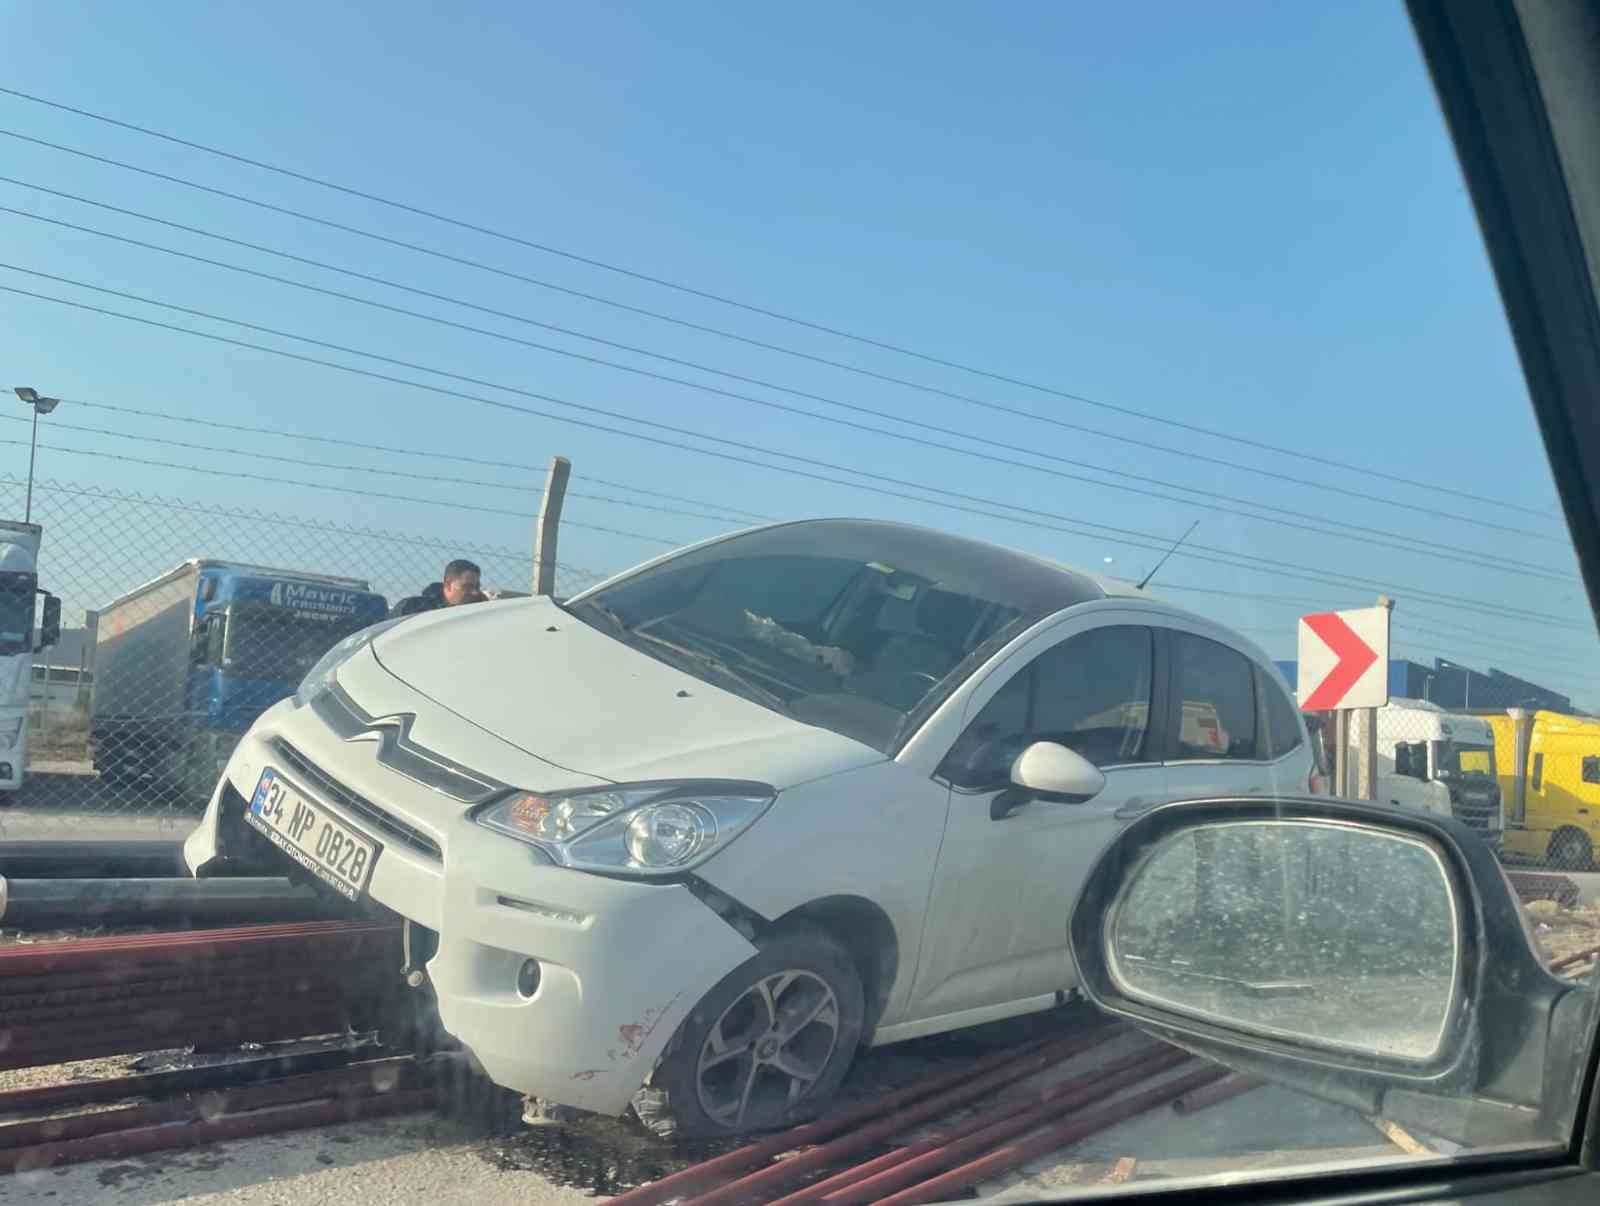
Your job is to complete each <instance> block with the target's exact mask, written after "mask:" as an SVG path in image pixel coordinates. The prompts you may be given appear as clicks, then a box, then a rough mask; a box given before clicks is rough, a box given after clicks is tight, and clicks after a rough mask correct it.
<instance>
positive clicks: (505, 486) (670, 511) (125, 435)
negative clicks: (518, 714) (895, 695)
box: [0, 415, 739, 523]
mask: <svg viewBox="0 0 1600 1206" xmlns="http://www.w3.org/2000/svg"><path fill="white" fill-rule="evenodd" d="M0 420H3V421H5V422H7V423H27V422H28V420H27V419H24V418H22V417H21V416H19V415H0ZM50 426H51V428H52V429H53V430H56V431H81V432H86V433H88V434H90V435H102V436H110V437H111V438H113V439H118V440H137V441H139V442H140V443H144V444H159V445H161V446H162V447H163V448H187V449H189V450H190V451H191V452H214V453H218V454H220V455H222V456H237V457H244V458H245V459H247V460H253V461H276V462H279V463H280V464H284V465H297V466H299V467H300V468H303V469H332V470H335V471H336V472H340V473H375V474H379V475H381V476H383V477H403V478H409V479H410V480H412V481H422V482H442V483H444V484H445V485H450V486H471V487H472V488H473V489H489V490H509V491H511V492H512V493H515V494H519V495H521V496H523V497H524V498H526V497H528V496H529V495H532V496H533V497H535V498H538V497H541V496H542V495H543V494H544V488H543V487H542V486H527V485H520V486H519V485H515V484H512V483H509V482H486V481H482V480H481V479H477V478H465V477H444V476H442V475H440V474H435V473H410V472H407V471H406V470H404V469H381V468H377V467H374V466H371V465H337V464H330V463H329V462H327V461H308V460H306V459H305V458H304V457H298V456H282V455H280V454H276V453H271V452H263V451H261V450H260V449H257V448H218V447H217V446H216V445H214V444H194V443H190V442H189V441H187V440H173V439H169V438H167V437H166V436H147V435H135V434H134V433H133V432H130V431H113V430H111V429H110V428H106V427H86V426H84V425H83V424H81V423H65V422H62V421H61V420H59V419H52V420H51V421H50ZM258 430H261V429H258ZM270 434H274V435H276V434H282V433H278V432H273V433H270ZM41 447H42V445H41ZM566 497H568V498H582V499H586V500H588V501H589V502H603V503H611V504H613V505H614V506H619V507H633V508H635V509H637V510H641V511H654V512H656V513H657V514H661V515H681V516H686V517H689V518H692V519H709V520H713V521H715V522H717V523H725V522H729V519H728V517H727V516H722V515H708V514H705V513H703V512H700V511H682V510H679V509H677V508H676V507H661V506H656V505H654V504H653V503H641V502H633V501H631V500H629V499H625V498H610V497H607V496H606V495H604V494H585V493H583V492H582V491H577V490H568V491H567V492H566ZM418 501H425V500H420V499H419V500H418ZM505 514H519V515H520V514H522V512H520V511H518V512H510V511H508V512H505ZM732 522H735V523H737V522H739V521H737V520H733V521H732Z"/></svg>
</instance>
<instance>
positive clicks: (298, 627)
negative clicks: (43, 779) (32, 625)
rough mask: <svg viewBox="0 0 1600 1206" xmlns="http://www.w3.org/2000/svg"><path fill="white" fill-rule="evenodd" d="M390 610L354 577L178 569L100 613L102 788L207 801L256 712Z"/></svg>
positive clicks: (223, 567) (216, 566) (204, 565)
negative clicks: (111, 785)
mask: <svg viewBox="0 0 1600 1206" xmlns="http://www.w3.org/2000/svg"><path fill="white" fill-rule="evenodd" d="M387 614H388V602H387V600H386V599H385V598H384V597H383V595H381V594H377V593H375V592H373V591H372V590H371V589H370V587H369V586H368V584H367V583H366V582H365V581H363V580H361V579H358V578H342V577H336V576H334V575H330V574H318V573H311V572H308V571H301V570H286V569H269V568H266V567H263V566H255V565H246V564H241V563H237V562H225V561H213V560H204V559H195V560H192V561H186V562H184V563H183V564H182V565H180V566H178V567H177V568H176V569H173V570H171V571H170V572H168V573H166V574H163V575H162V576H161V577H160V578H157V579H155V580H154V581H152V582H148V583H145V584H144V585H143V586H140V587H138V588H137V589H135V590H133V591H130V592H129V593H128V594H126V595H123V596H122V597H120V598H118V599H116V600H114V601H113V602H111V603H109V604H107V605H106V606H105V607H104V608H102V609H101V610H100V614H99V623H98V627H97V637H96V653H95V694H94V709H93V713H94V714H93V725H94V745H95V767H96V769H97V770H98V771H99V773H100V775H101V776H102V778H103V779H105V780H107V781H108V782H120V783H122V784H125V785H132V784H142V783H146V782H150V783H151V786H152V787H153V788H154V790H155V791H156V792H157V794H165V793H169V792H171V791H174V790H176V791H178V792H180V793H181V794H182V795H184V796H187V797H190V798H192V799H195V800H203V799H205V798H206V797H207V796H209V795H210V794H211V789H212V787H214V786H215V784H216V781H217V776H218V774H219V773H220V769H219V768H220V767H222V766H223V765H225V764H226V763H227V760H228V755H229V754H231V753H232V752H233V747H234V745H235V744H236V743H237V742H238V740H239V737H240V735H241V734H243V733H244V732H245V730H247V729H248V728H249V727H250V726H251V725H252V724H254V723H255V719H256V717H257V716H259V715H261V713H262V712H264V711H266V709H267V708H269V707H271V706H272V705H273V704H275V703H277V702H278V701H279V700H280V699H283V698H284V697H285V696H287V695H290V694H292V693H293V692H294V689H295V687H296V686H297V685H298V684H299V682H300V680H301V679H302V678H304V677H305V674H306V671H308V670H309V669H310V668H311V667H312V666H313V665H315V664H316V662H317V660H318V659H319V658H320V657H321V656H322V655H323V654H324V653H326V652H327V651H328V650H329V649H330V648H332V647H333V646H334V645H335V644H337V643H338V642H339V641H341V640H342V639H344V638H345V637H347V636H349V635H350V634H351V633H353V632H357V631H359V630H360V629H362V628H365V627H367V626H368V625H370V624H373V623H376V622H377V621H378V620H381V619H383V618H384V617H385V616H386V615H387Z"/></svg>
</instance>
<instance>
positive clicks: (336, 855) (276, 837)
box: [244, 766, 380, 900]
mask: <svg viewBox="0 0 1600 1206" xmlns="http://www.w3.org/2000/svg"><path fill="white" fill-rule="evenodd" d="M244 819H245V821H246V822H247V823H248V824H250V825H252V826H253V827H254V828H256V829H258V830H260V831H261V832H262V833H264V834H266V836H267V838H268V839H269V840H270V841H271V842H272V844H273V845H275V846H277V847H278V849H280V850H282V851H283V852H284V853H285V854H287V855H288V856H289V857H290V858H292V859H294V861H295V862H297V863H299V864H300V865H301V866H302V867H304V868H305V869H306V870H307V871H309V872H311V874H313V875H315V876H316V877H317V878H318V879H320V880H322V881H323V882H324V883H326V884H328V885H329V886H330V887H332V888H333V889H334V891H336V892H338V893H339V895H341V896H343V897H345V898H346V899H347V900H357V899H359V898H360V896H361V894H362V893H363V892H365V891H366V890H367V883H368V881H369V880H370V879H371V878H372V864H373V863H375V862H376V861H377V859H378V850H379V849H380V847H379V846H378V843H377V842H374V841H373V840H372V839H371V838H367V837H363V836H362V835H361V834H359V833H356V832H355V831H354V830H353V829H351V828H350V826H348V825H346V824H345V823H344V822H343V821H341V820H340V819H339V818H338V817H336V816H334V815H333V814H332V813H331V812H330V811H329V810H328V809H326V808H324V807H322V806H321V805H320V804H313V803H312V802H311V801H309V800H307V799H306V798H305V797H304V796H302V795H301V794H300V793H299V792H298V791H296V790H295V789H294V788H293V787H292V786H290V785H289V784H288V783H286V782H285V781H284V780H283V778H282V776H280V775H279V774H278V772H277V771H275V770H273V769H272V768H271V767H270V766H269V767H267V769H266V770H264V771H262V772H261V779H260V781H259V782H258V783H257V784H256V791H255V795H253V796H252V797H251V798H250V808H249V810H248V811H247V812H246V813H245V814H244Z"/></svg>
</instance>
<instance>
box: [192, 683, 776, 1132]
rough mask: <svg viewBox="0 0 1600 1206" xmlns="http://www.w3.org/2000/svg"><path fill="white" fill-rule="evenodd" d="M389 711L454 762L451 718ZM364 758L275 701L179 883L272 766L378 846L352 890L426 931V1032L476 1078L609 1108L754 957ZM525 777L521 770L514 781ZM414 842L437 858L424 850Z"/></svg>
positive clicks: (239, 757)
mask: <svg viewBox="0 0 1600 1206" xmlns="http://www.w3.org/2000/svg"><path fill="white" fill-rule="evenodd" d="M372 669H373V670H375V671H376V673H378V674H382V673H383V671H382V670H381V669H379V668H376V667H373V668H372ZM362 677H364V678H370V677H371V675H370V673H368V674H364V675H362ZM385 677H388V676H387V675H385ZM343 681H344V676H343V674H341V682H343ZM389 683H391V684H393V691H392V692H386V693H388V694H393V693H396V692H404V691H405V688H404V686H403V684H399V683H398V682H397V681H396V680H394V679H392V678H389ZM354 693H355V690H354V689H352V694H354ZM357 698H362V697H360V696H357ZM374 702H375V703H376V705H377V706H381V707H382V708H383V709H384V710H383V712H381V713H375V714H383V715H392V714H393V713H392V712H391V711H389V708H390V705H391V702H392V701H391V700H390V699H381V700H377V701H374ZM406 702H407V703H408V704H409V706H410V708H412V709H414V710H415V711H417V712H418V713H419V715H418V717H417V721H416V723H415V725H414V726H413V732H414V733H415V734H417V735H418V736H419V738H420V739H424V740H425V741H426V743H427V745H428V747H429V748H432V749H435V750H438V751H440V752H445V751H447V750H449V751H451V753H452V756H456V751H458V750H459V749H460V748H461V745H460V744H458V745H457V746H455V747H454V748H453V749H452V747H451V746H450V745H449V744H447V743H446V742H444V741H442V740H441V738H443V737H444V736H445V733H444V732H443V731H442V730H444V729H446V728H448V727H450V726H451V725H452V724H455V725H459V724H463V723H465V722H462V721H460V720H459V718H453V717H449V716H448V715H446V716H443V717H439V718H438V719H437V721H436V723H435V724H434V725H433V726H432V727H433V729H434V730H435V731H433V732H424V729H425V728H426V727H428V726H425V725H424V723H423V721H424V716H425V714H426V709H425V706H419V701H418V700H417V699H416V697H414V696H413V697H411V698H410V699H409V700H408V701H406ZM363 703H364V705H367V706H372V705H370V704H368V701H367V700H366V699H363ZM477 732H478V733H479V734H481V730H478V731H477ZM485 739H486V738H485V737H484V736H481V735H480V736H478V737H476V738H475V739H474V744H477V743H481V742H482V741H483V740H485ZM491 740H492V739H491ZM283 743H288V746H289V747H290V748H292V750H293V752H294V753H295V754H296V755H298V756H299V757H300V758H301V759H302V761H303V763H304V764H306V765H310V766H313V767H315V769H316V770H317V771H318V772H320V773H321V774H322V775H323V776H325V780H326V781H336V782H337V784H338V785H340V786H341V787H343V788H344V789H346V790H347V791H349V792H351V793H356V794H357V795H358V798H359V799H361V800H362V801H364V802H366V803H367V804H369V805H377V806H379V807H380V808H381V809H382V810H383V812H384V813H385V814H387V815H388V816H389V817H390V818H392V819H393V820H395V821H397V822H400V823H401V824H402V825H403V826H404V827H405V828H406V829H409V830H410V831H412V835H413V837H414V838H416V839H418V840H415V841H411V842H408V841H406V840H401V839H399V838H397V837H396V831H390V832H385V830H384V829H383V828H380V827H378V826H377V825H375V824H374V823H373V821H372V820H371V818H370V817H367V816H362V815H360V814H358V813H356V812H354V811H352V810H351V809H349V808H347V807H343V806H341V804H340V802H339V800H338V799H336V798H335V797H334V796H333V795H332V794H330V792H329V791H327V790H323V789H322V787H321V785H320V784H321V781H318V780H314V779H311V778H309V777H308V776H307V775H306V774H305V773H302V772H297V771H296V770H295V769H294V768H293V767H292V765H291V764H290V763H288V762H286V761H285V758H284V754H283V751H284V748H285V746H284V744H283ZM375 750H376V743H375V742H372V741H344V740H341V739H340V738H339V737H337V736H336V735H335V734H334V733H333V732H332V731H331V730H330V729H329V728H328V727H327V726H326V725H325V724H324V723H323V722H322V720H321V719H320V718H319V717H317V716H316V715H315V713H314V712H313V710H312V709H311V708H306V707H296V706H295V705H294V703H293V702H292V701H284V702H283V703H280V704H278V705H276V706H275V707H273V708H272V709H270V710H269V711H268V712H266V713H265V714H263V715H262V717H261V718H260V720H259V721H257V723H256V725H255V726H254V727H253V728H252V729H251V730H250V732H249V733H248V734H246V735H245V737H244V738H243V739H241V740H240V742H239V744H238V745H237V746H236V747H235V749H234V751H233V753H232V756H231V757H230V758H229V760H228V764H227V770H226V772H225V773H224V775H223V777H222V779H221V781H220V782H219V783H218V785H217V789H216V791H215V792H214V793H213V795H212V798H211V803H210V806H209V807H208V809H207V811H206V815H205V818H204V819H203V821H202V822H201V824H200V826H199V827H198V828H197V829H196V830H195V831H194V833H193V834H191V835H190V837H189V839H188V840H187V842H186V843H185V846H184V856H185V859H186V861H187V863H188V865H189V869H190V871H191V872H192V873H199V872H201V871H203V870H204V869H205V868H206V867H207V865H208V864H209V863H211V862H212V861H213V860H215V859H217V858H218V857H219V856H226V855H227V853H228V850H229V847H230V845H235V846H236V845H237V843H238V841H239V838H240V834H241V832H242V833H243V834H245V835H251V836H253V835H254V831H253V830H249V829H248V828H247V827H246V826H245V825H244V822H243V820H242V815H243V810H244V808H245V806H246V804H245V802H246V801H247V800H248V799H249V798H250V796H251V795H252V793H253V792H254V790H255V787H256V783H257V781H258V780H259V778H260V776H261V772H262V770H263V769H265V768H266V767H268V766H270V767H272V768H274V770H275V771H276V773H278V774H280V775H282V776H284V777H285V778H286V779H287V780H288V781H289V782H291V783H292V784H293V785H294V786H295V787H296V788H297V789H298V790H300V791H301V792H302V793H303V794H304V795H306V796H307V797H308V798H310V799H312V800H315V801H317V802H319V803H321V804H322V806H323V807H324V808H327V809H328V810H329V811H330V812H333V813H335V814H337V815H339V816H340V818H341V819H342V820H343V821H344V823H345V824H347V825H349V826H351V827H352V828H355V829H357V830H358V831H360V832H362V833H364V834H366V835H367V836H369V837H371V838H372V839H374V840H375V841H377V842H379V843H380V844H381V845H382V847H383V849H382V851H381V853H380V854H379V855H378V857H377V861H376V862H375V864H374V866H373V872H372V879H371V881H370V883H369V885H368V892H369V894H370V896H371V898H372V899H373V900H374V901H376V902H377V903H379V904H381V905H383V906H385V907H386V908H388V909H390V910H392V911H393V912H395V913H397V914H398V915H399V916H400V917H403V918H406V919H409V920H410V921H413V922H415V923H417V924H419V925H422V926H425V927H427V928H428V929H430V930H433V931H434V932H435V933H436V934H437V935H438V946H437V949H436V950H435V952H434V954H433V957H432V958H431V959H429V960H428V963H427V965H426V966H427V972H428V976H429V979H430V981H431V983H432V986H433V989H434V992H435V994H436V996H437V999H438V1004H439V1015H440V1020H441V1022H442V1023H443V1025H444V1027H445V1028H446V1029H447V1030H448V1031H449V1032H450V1033H451V1034H453V1035H455V1037H456V1038H458V1039H459V1040H460V1041H461V1042H462V1044H463V1045H465V1046H466V1047H467V1048H468V1049H469V1050H470V1051H471V1052H472V1054H473V1055H474V1056H475V1057H476V1059H477V1060H478V1062H479V1063H480V1064H481V1065H482V1066H483V1068H484V1070H485V1072H486V1073H487V1074H488V1075H489V1077H490V1078H491V1079H493V1080H494V1081H495V1082H496V1083H497V1084H500V1085H503V1086H505V1087H506V1088H510V1089H515V1090H517V1091H519V1092H522V1093H526V1094H530V1095H533V1096H538V1097H542V1098H545V1099H548V1100H551V1101H555V1102H559V1103H561V1104H563V1105H570V1106H576V1107H579V1108H581V1109H587V1110H593V1111H596V1112H599V1113H605V1114H620V1113H621V1112H622V1111H623V1110H624V1109H626V1107H627V1105H628V1103H629V1101H630V1100H631V1098H632V1096H633V1094H634V1092H635V1091H636V1090H637V1089H638V1088H639V1086H640V1085H641V1084H643V1083H644V1081H645V1079H646V1078H647V1077H648V1076H649V1074H650V1072H651V1070H652V1069H653V1067H654V1066H655V1063H656V1060H657V1059H658V1057H659V1056H660V1055H661V1053H662V1051H663V1049H664V1048H665V1046H666V1044H667V1042H668V1040H669V1039H670V1038H671V1037H672V1034H673V1032H674V1031H675V1030H676V1029H677V1027H678V1025H679V1024H680V1023H681V1022H682V1021H683V1019H684V1017H685V1016H687V1014H688V1011H689V1010H690V1009H691V1008H692V1007H693V1006H694V1005H695V1004H696V1003H697V1002H698V1001H699V999H700V998H701V997H702V996H703V995H704V994H705V993H706V992H707V991H708V990H709V989H710V988H711V987H712V986H713V985H714V984H716V982H717V981H718V980H719V979H721V978H722V977H723V976H724V975H726V974H727V973H728V972H730V971H732V970H733V969H734V968H735V967H737V966H739V964H741V963H743V962H744V961H745V960H746V959H748V958H749V957H750V956H751V955H753V954H754V953H755V948H754V947H753V946H752V945H751V943H750V942H749V941H748V940H746V939H745V938H744V937H743V936H741V935H740V934H739V933H738V932H736V931H735V930H734V929H733V928H732V927H731V926H729V925H728V923H727V922H725V921H724V920H723V919H722V918H721V917H719V916H718V915H717V914H715V913H714V912H712V911H711V909H710V908H708V907H707V906H706V905H705V904H703V903H702V902H701V901H700V900H699V899H698V898H697V897H696V896H695V895H694V894H693V893H692V892H691V891H690V890H689V889H688V888H687V887H686V886H684V885H682V884H660V883H646V882H640V881H637V880H628V879H623V878H610V877H604V876H598V875H590V874H586V873H583V872H578V871H573V870H570V869H568V868H565V867H560V866H556V865H554V864H553V863H551V862H550V861H549V860H548V859H547V858H546V857H545V856H544V855H543V854H541V853H540V852H539V851H538V850H537V849H535V848H534V847H532V846H529V845H526V844H524V843H522V842H518V841H517V840H515V839H514V838H510V837H506V836H504V835H502V834H498V833H495V832H493V831H491V830H488V829H485V828H483V827H482V826H480V825H478V824H477V823H476V822H475V821H474V820H472V818H471V816H470V815H469V814H468V812H467V810H466V808H465V807H464V806H463V805H461V804H459V803H458V802H456V801H453V800H449V799H448V798H447V797H445V796H443V795H442V794H441V793H440V792H438V791H435V790H434V789H432V788H429V787H425V786H423V785H421V784H419V783H417V782H415V781H413V780H411V779H409V778H406V777H405V776H403V775H401V774H399V773H398V772H396V771H393V770H391V769H389V768H388V767H387V766H385V765H382V764H380V763H379V762H378V760H377V758H376V757H375ZM511 756H512V755H510V754H505V757H508V758H509V757H511ZM521 757H523V758H525V759H526V760H527V761H528V763H530V764H533V763H537V760H536V759H532V758H531V757H529V756H527V755H521ZM538 765H539V766H547V764H542V763H541V764H538ZM499 770H500V771H501V772H502V774H503V770H504V766H503V764H502V766H501V767H500V768H499ZM485 773H488V772H485ZM538 773H539V770H538V767H536V766H533V765H530V766H529V768H528V774H530V775H536V774H538ZM497 777H499V776H497ZM502 781H505V780H504V779H503V780H502ZM524 781H525V782H530V783H531V785H532V786H534V787H541V786H545V784H544V783H542V782H541V781H539V780H537V779H533V780H524ZM230 835H231V837H230ZM430 842H431V843H432V845H433V846H434V847H436V849H437V855H435V854H432V853H429V851H428V850H427V849H425V848H424V847H426V846H427V845H428V844H429V843H430ZM530 959H531V960H535V961H537V963H538V987H537V989H536V990H535V991H534V992H533V993H532V994H531V995H529V996H524V995H523V994H522V993H521V992H520V991H519V987H518V979H519V974H520V973H521V972H522V971H523V967H524V964H525V963H526V962H527V961H528V960H530ZM399 971H400V969H398V968H397V969H396V975H397V976H398V975H399Z"/></svg>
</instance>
